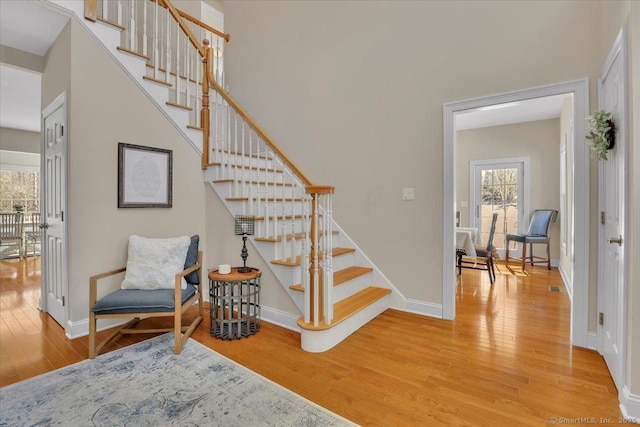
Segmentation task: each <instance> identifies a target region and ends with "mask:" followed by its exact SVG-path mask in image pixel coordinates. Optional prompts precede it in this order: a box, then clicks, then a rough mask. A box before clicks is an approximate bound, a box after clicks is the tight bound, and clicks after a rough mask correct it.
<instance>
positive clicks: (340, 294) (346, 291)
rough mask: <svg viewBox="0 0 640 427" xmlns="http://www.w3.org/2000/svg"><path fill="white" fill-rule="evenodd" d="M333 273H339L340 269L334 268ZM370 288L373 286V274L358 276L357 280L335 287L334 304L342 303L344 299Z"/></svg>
mask: <svg viewBox="0 0 640 427" xmlns="http://www.w3.org/2000/svg"><path fill="white" fill-rule="evenodd" d="M333 271H338V269H336V268H334V270H333ZM369 286H371V273H368V274H364V275H362V276H358V277H356V278H355V279H351V280H349V281H347V282H344V283H342V284H340V285H337V286H334V287H333V297H334V303H337V302H338V301H342V300H343V299H345V298H348V297H350V296H351V295H353V294H355V293H356V292H359V291H361V290H363V289H365V288H367V287H369Z"/></svg>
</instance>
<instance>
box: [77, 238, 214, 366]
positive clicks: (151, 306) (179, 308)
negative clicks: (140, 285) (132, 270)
mask: <svg viewBox="0 0 640 427" xmlns="http://www.w3.org/2000/svg"><path fill="white" fill-rule="evenodd" d="M198 243H199V237H198V236H193V237H191V242H190V245H189V249H188V251H187V256H186V259H185V261H184V270H183V271H182V272H180V273H178V274H176V275H175V281H174V283H173V284H168V286H172V285H173V286H172V288H171V289H153V290H149V289H118V290H116V291H114V292H111V293H109V294H107V295H105V296H104V297H102V298H100V299H99V300H98V299H97V295H98V281H99V280H101V279H104V278H107V277H110V276H115V275H117V274H122V273H124V272H125V271H126V268H120V269H117V270H113V271H110V272H107V273H102V274H98V275H95V276H91V277H90V279H89V286H90V288H89V307H91V308H90V311H89V357H90V358H91V359H93V358H94V357H96V355H97V354H98V353H99V352H100V350H101V349H102V348H103V347H104V346H105V345H107V344H108V343H110V342H111V341H113V340H114V339H115V338H117V337H119V336H120V335H124V334H140V333H158V332H171V331H173V333H174V336H175V341H174V342H175V344H174V353H175V354H179V353H180V352H181V351H182V347H183V346H184V344H185V343H186V342H187V339H188V338H189V336H190V335H191V333H192V332H193V331H194V330H195V328H196V327H197V326H198V324H200V322H201V321H202V319H203V314H204V309H203V305H202V289H201V286H202V251H199V250H198ZM183 278H184V279H185V281H186V287H184V288H183ZM195 303H197V304H198V315H197V316H196V318H195V319H194V320H193V321H192V322H191V323H190V324H188V325H185V326H183V325H182V315H183V314H184V312H185V311H186V310H187V309H188V308H190V307H191V306H192V305H194V304H195ZM150 317H173V327H171V328H157V327H155V328H150V329H145V328H141V327H137V328H134V326H135V325H136V324H137V323H138V322H140V321H141V320H144V319H147V318H150ZM113 318H126V319H131V320H130V321H128V322H126V323H125V324H124V325H121V326H119V327H118V329H117V330H115V331H114V332H113V333H112V334H110V335H109V336H108V337H107V338H106V339H104V340H103V341H102V342H101V343H99V344H98V343H97V342H96V337H97V322H98V319H113ZM183 333H184V334H183Z"/></svg>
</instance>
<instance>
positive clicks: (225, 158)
mask: <svg viewBox="0 0 640 427" xmlns="http://www.w3.org/2000/svg"><path fill="white" fill-rule="evenodd" d="M214 132H215V130H214ZM213 136H214V137H215V134H214V135H213ZM218 145H219V146H218V149H219V150H223V149H224V150H226V149H227V148H228V147H227V144H226V143H225V142H224V141H221V142H220V143H219V144H218ZM211 148H212V149H213V150H215V147H214V146H213V145H212V147H211ZM236 149H237V150H238V151H241V150H242V148H241V147H234V145H233V143H232V144H231V150H232V151H234V150H236ZM245 154H246V156H245V158H243V157H242V156H241V155H235V154H230V153H228V152H226V151H221V152H216V151H214V152H213V153H212V158H213V159H214V161H215V162H220V163H222V162H225V163H230V164H232V165H245V166H251V167H253V168H258V169H260V177H261V178H262V176H263V175H264V169H265V159H264V158H262V157H255V153H252V154H253V157H251V158H249V149H248V148H246V149H245ZM266 169H267V170H273V169H274V167H273V160H270V159H268V160H267V166H266ZM275 169H276V170H281V169H282V167H276V168H275ZM256 172H257V171H256V170H254V172H253V174H254V175H256Z"/></svg>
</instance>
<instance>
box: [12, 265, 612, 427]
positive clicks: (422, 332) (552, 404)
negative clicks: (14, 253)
mask: <svg viewBox="0 0 640 427" xmlns="http://www.w3.org/2000/svg"><path fill="white" fill-rule="evenodd" d="M531 271H532V274H531V275H530V276H524V275H522V274H515V275H514V274H511V273H509V272H508V271H507V270H506V269H505V268H504V266H503V265H499V266H498V271H497V273H498V274H497V281H496V283H495V285H494V286H490V284H489V280H488V276H487V274H486V272H480V271H473V270H463V274H462V276H461V278H460V280H459V284H458V292H457V304H458V305H457V316H456V319H455V321H443V320H437V319H433V318H428V317H423V316H418V315H414V314H410V313H405V312H401V311H397V310H387V311H386V312H384V313H383V314H382V315H380V316H378V317H377V318H376V319H374V320H373V321H372V322H370V323H369V324H368V325H366V326H365V327H363V328H362V329H360V330H359V331H357V332H356V333H354V334H353V335H352V336H350V337H349V338H348V339H347V340H345V341H344V342H343V343H341V344H340V345H338V346H336V347H335V348H333V349H331V350H329V351H327V352H325V353H320V354H310V353H305V352H304V351H302V350H301V349H300V337H299V335H298V334H297V333H295V332H292V331H289V330H287V329H283V328H280V327H278V326H274V325H272V324H269V323H266V322H263V326H262V328H261V330H260V332H258V333H257V334H256V335H254V336H252V337H250V338H246V339H242V340H237V341H221V340H217V339H214V338H212V337H211V336H210V334H209V320H208V318H207V319H206V320H205V321H204V322H202V324H201V325H200V327H199V328H198V329H197V330H196V331H195V332H194V335H193V338H195V339H196V340H198V341H199V342H201V343H203V344H204V345H206V346H207V347H210V348H212V349H214V350H216V351H218V352H219V353H221V354H224V355H225V356H227V357H229V358H231V359H233V360H235V361H236V362H238V363H241V364H242V365H244V366H246V367H248V368H249V369H252V370H253V371H255V372H258V373H259V374H261V375H263V376H265V377H267V378H269V379H271V380H273V381H275V382H277V383H279V384H281V385H283V386H284V387H287V388H288V389H290V390H293V391H294V392H296V393H298V394H300V395H302V396H304V397H306V398H308V399H310V400H312V401H314V402H316V403H318V404H320V405H322V406H324V407H326V408H328V409H330V410H332V411H334V412H336V413H338V414H340V415H342V416H344V417H346V418H348V419H350V420H352V421H354V422H356V423H358V424H361V425H365V426H431V425H434V426H437V425H461V426H485V425H486V426H516V425H517V426H544V425H552V423H553V420H557V423H558V424H572V425H581V424H587V423H588V419H590V418H594V419H597V420H600V419H604V420H611V421H612V424H614V425H615V424H617V423H618V421H619V416H620V412H619V410H618V400H617V391H616V389H615V386H614V384H613V381H612V380H611V377H610V375H609V372H608V371H607V368H606V366H605V364H604V362H603V359H602V357H601V356H600V355H598V354H597V353H596V352H593V351H590V350H585V349H582V348H577V347H572V346H570V345H569V326H570V325H569V314H570V305H569V299H568V297H567V295H566V293H565V292H564V289H562V282H561V279H560V276H559V274H558V272H557V271H556V270H555V269H554V270H552V271H550V272H549V271H547V270H546V269H545V268H544V267H538V268H533V269H531ZM39 283H40V265H39V259H38V258H35V259H34V258H27V259H25V260H22V261H20V260H0V321H1V322H0V385H3V386H4V385H7V384H11V383H14V382H17V381H20V380H23V379H26V378H30V377H32V376H35V375H38V374H41V373H44V372H47V371H50V370H53V369H56V368H60V367H63V366H66V365H69V364H72V363H75V362H78V361H80V360H83V359H85V358H86V357H87V353H88V351H87V338H86V337H83V338H78V339H74V340H69V339H67V338H66V337H65V336H64V333H63V330H62V328H61V327H60V326H59V325H58V324H57V323H56V322H55V321H53V320H51V318H49V316H47V315H46V314H43V313H39V312H38V311H37V309H36V307H37V305H38V298H39V295H40V290H39ZM550 285H557V286H560V288H561V289H562V292H560V293H557V292H550V291H549V286H550ZM155 321H156V322H158V321H157V320H155ZM147 337H149V336H148V335H146V336H143V337H139V338H138V337H137V336H131V337H126V339H125V338H122V339H121V340H120V341H118V342H116V343H115V344H112V345H111V347H109V348H108V349H107V351H111V350H113V349H115V348H118V347H120V346H124V345H130V344H131V343H133V342H135V341H137V340H140V339H143V338H147ZM212 380H215V379H212ZM554 417H555V418H554ZM585 420H586V421H585Z"/></svg>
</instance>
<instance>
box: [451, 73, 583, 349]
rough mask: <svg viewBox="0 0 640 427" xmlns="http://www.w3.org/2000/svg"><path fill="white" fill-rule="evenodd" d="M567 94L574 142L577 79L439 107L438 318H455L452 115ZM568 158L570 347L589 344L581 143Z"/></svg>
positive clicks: (579, 97)
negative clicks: (570, 176)
mask: <svg viewBox="0 0 640 427" xmlns="http://www.w3.org/2000/svg"><path fill="white" fill-rule="evenodd" d="M559 94H573V101H574V111H573V119H574V120H573V122H574V132H575V135H576V138H581V137H582V135H584V134H585V133H586V123H585V120H584V118H585V117H586V116H587V114H589V113H588V111H589V80H588V79H586V78H585V79H580V80H572V81H569V82H564V83H556V84H552V85H548V86H542V87H536V88H531V89H524V90H519V91H514V92H507V93H503V94H497V95H490V96H485V97H482V98H476V99H469V100H465V101H457V102H451V103H446V104H444V105H443V192H442V194H443V195H442V199H443V201H442V213H443V226H442V250H443V264H442V278H443V282H442V318H443V319H453V318H455V310H456V271H455V230H454V228H455V209H454V206H455V188H456V179H455V145H456V143H455V133H456V132H455V116H456V114H458V113H462V112H464V111H468V110H472V109H475V108H480V107H485V106H489V105H496V104H504V103H508V102H516V101H522V100H527V99H533V98H540V97H543V96H550V95H559ZM573 147H575V149H574V150H573V152H572V153H571V154H572V156H571V158H570V159H569V161H570V162H571V164H572V165H573V169H572V172H573V183H574V191H573V193H572V197H571V200H570V203H572V204H573V207H574V210H573V213H574V217H573V218H572V224H573V229H574V233H573V234H572V237H573V242H570V243H571V244H572V247H573V248H574V251H575V252H574V253H575V263H574V264H573V266H572V268H573V270H572V272H571V274H570V275H569V277H571V278H572V279H573V294H572V299H571V343H572V344H573V345H577V346H580V347H588V346H589V322H588V320H589V288H588V284H589V231H590V230H589V214H590V212H589V152H588V148H587V145H586V144H584V143H580V144H573Z"/></svg>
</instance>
